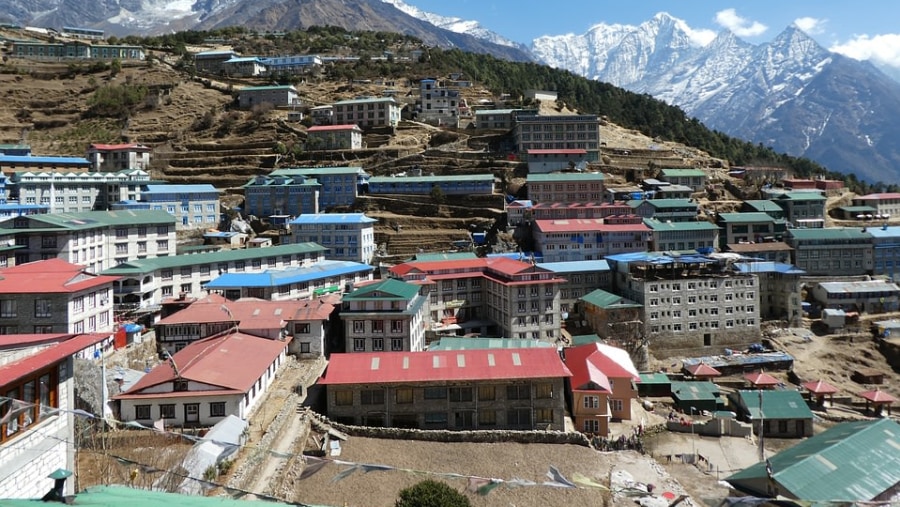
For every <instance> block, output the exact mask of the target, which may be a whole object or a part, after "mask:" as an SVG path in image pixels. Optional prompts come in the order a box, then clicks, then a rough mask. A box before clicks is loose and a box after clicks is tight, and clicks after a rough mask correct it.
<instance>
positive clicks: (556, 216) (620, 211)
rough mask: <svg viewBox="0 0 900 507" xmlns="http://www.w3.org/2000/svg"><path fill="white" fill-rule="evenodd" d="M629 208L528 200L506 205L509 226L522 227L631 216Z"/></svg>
mask: <svg viewBox="0 0 900 507" xmlns="http://www.w3.org/2000/svg"><path fill="white" fill-rule="evenodd" d="M633 213H634V211H633V210H632V209H631V206H629V205H627V204H625V203H623V202H617V203H608V202H570V203H564V202H553V203H550V202H538V203H533V202H531V201H528V200H521V201H513V202H511V203H508V204H507V205H506V216H507V221H508V223H509V225H513V226H515V225H522V224H524V223H526V222H528V223H530V222H531V221H532V220H572V219H591V218H606V217H609V216H617V215H631V214H633Z"/></svg>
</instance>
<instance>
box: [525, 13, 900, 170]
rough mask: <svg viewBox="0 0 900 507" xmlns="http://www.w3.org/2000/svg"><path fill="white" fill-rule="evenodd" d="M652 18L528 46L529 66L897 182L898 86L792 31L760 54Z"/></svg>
mask: <svg viewBox="0 0 900 507" xmlns="http://www.w3.org/2000/svg"><path fill="white" fill-rule="evenodd" d="M698 33H699V32H696V31H693V30H691V28H690V27H688V26H687V24H686V23H685V22H684V21H682V20H679V19H676V18H674V17H672V16H670V15H668V14H665V13H662V14H657V15H656V16H654V17H653V19H651V20H649V21H647V22H645V23H642V24H641V25H639V26H631V25H606V24H600V25H596V26H594V27H592V28H591V29H590V30H589V31H588V32H587V33H585V34H583V35H562V36H545V37H540V38H538V39H535V40H534V42H533V45H532V52H533V54H534V55H535V57H536V58H537V59H538V60H539V61H541V62H543V63H545V64H547V65H551V66H553V67H557V68H563V69H566V70H569V71H572V72H574V73H577V74H580V75H582V76H585V77H589V78H591V79H597V80H601V81H606V82H609V83H612V84H615V85H617V86H621V87H623V88H626V89H628V90H631V91H634V92H638V93H647V94H649V95H652V96H654V97H656V98H659V99H661V100H664V101H666V102H668V103H670V104H673V105H677V106H679V107H681V108H682V109H684V111H685V112H687V113H688V114H689V115H691V116H694V117H696V118H698V119H700V120H701V121H703V123H705V124H706V125H707V126H709V127H710V128H713V129H716V130H719V131H722V132H725V133H727V134H729V135H731V136H734V137H737V138H741V139H746V140H750V141H753V142H761V143H763V144H765V145H769V146H772V147H773V148H775V149H776V150H778V151H782V152H785V153H789V154H791V155H797V156H805V157H808V158H811V159H813V160H816V161H818V162H819V163H821V164H823V165H825V166H826V167H828V168H829V169H831V170H836V171H841V172H852V173H855V174H857V175H858V176H859V177H860V178H862V179H867V180H871V181H888V182H893V181H897V180H898V179H900V146H898V143H896V142H895V141H894V139H896V138H897V135H896V134H898V133H900V83H898V82H896V81H894V80H893V79H890V78H889V77H888V76H886V75H885V74H884V73H882V72H881V71H879V70H877V69H876V68H875V67H873V66H872V65H870V64H869V63H866V62H859V61H856V60H852V59H850V58H847V57H844V56H841V55H838V54H836V53H831V52H829V51H827V50H826V49H824V48H822V47H821V46H819V45H818V44H817V43H816V42H815V41H814V40H813V39H811V38H810V37H809V36H807V35H806V34H805V33H803V31H801V30H800V29H799V28H797V27H795V26H791V27H788V28H787V29H785V30H784V31H783V32H782V33H781V34H779V35H778V36H777V37H776V38H775V39H773V40H772V41H771V42H769V43H767V44H761V45H758V46H755V45H752V44H749V43H747V42H744V41H742V40H740V39H738V38H737V37H735V35H734V34H732V33H731V32H728V31H724V32H721V33H719V34H718V35H717V36H716V37H715V38H714V39H713V40H712V41H710V42H704V41H703V40H702V38H701V37H698Z"/></svg>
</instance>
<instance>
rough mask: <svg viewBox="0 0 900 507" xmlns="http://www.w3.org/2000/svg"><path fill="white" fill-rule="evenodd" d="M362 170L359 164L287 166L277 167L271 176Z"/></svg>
mask: <svg viewBox="0 0 900 507" xmlns="http://www.w3.org/2000/svg"><path fill="white" fill-rule="evenodd" d="M361 171H362V167H357V166H347V167H286V168H284V169H276V170H274V171H272V172H270V173H269V176H295V175H298V174H299V175H303V176H316V175H320V174H322V175H325V174H328V175H333V174H347V173H354V174H355V173H359V172H361Z"/></svg>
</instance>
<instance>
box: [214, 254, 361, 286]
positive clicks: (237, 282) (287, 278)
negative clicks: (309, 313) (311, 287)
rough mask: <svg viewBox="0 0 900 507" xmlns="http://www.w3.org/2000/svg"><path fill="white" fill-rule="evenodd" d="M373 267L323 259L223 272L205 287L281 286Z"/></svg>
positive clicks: (358, 271)
mask: <svg viewBox="0 0 900 507" xmlns="http://www.w3.org/2000/svg"><path fill="white" fill-rule="evenodd" d="M373 269H374V268H373V267H372V266H370V265H368V264H362V263H360V262H353V261H335V260H324V261H319V262H317V263H315V264H313V265H312V266H309V267H305V268H295V269H280V270H267V271H264V272H262V273H225V274H223V275H222V276H220V277H218V278H216V279H215V280H212V281H210V282H209V283H208V284H206V287H207V288H209V289H231V288H236V287H281V286H284V285H290V284H293V283H303V282H309V281H313V280H321V279H323V278H329V277H332V276H340V275H346V274H350V273H362V272H367V271H372V270H373Z"/></svg>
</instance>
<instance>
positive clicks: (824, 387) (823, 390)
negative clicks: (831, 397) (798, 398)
mask: <svg viewBox="0 0 900 507" xmlns="http://www.w3.org/2000/svg"><path fill="white" fill-rule="evenodd" d="M802 385H803V387H804V388H805V389H806V390H807V391H809V392H811V393H813V394H834V393H836V392H838V388H837V387H834V386H833V385H831V384H829V383H828V382H825V381H824V380H811V381H809V382H804V383H803V384H802Z"/></svg>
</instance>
